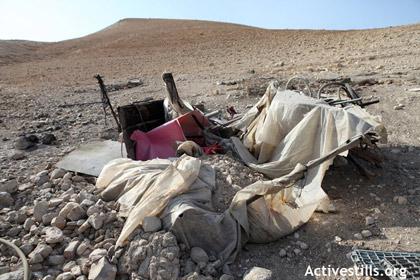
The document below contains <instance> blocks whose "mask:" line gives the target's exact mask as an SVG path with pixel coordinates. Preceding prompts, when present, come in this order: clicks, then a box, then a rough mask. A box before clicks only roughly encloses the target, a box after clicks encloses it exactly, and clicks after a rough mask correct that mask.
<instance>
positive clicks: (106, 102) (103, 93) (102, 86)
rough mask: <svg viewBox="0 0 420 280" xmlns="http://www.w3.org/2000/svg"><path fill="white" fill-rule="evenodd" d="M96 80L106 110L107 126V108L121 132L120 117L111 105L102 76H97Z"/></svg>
mask: <svg viewBox="0 0 420 280" xmlns="http://www.w3.org/2000/svg"><path fill="white" fill-rule="evenodd" d="M95 78H96V79H97V80H98V84H99V88H100V89H101V101H102V108H103V110H104V115H105V125H106V108H107V107H109V109H110V111H111V114H112V116H113V117H114V120H115V123H116V124H117V127H118V132H121V125H120V122H119V121H118V117H117V114H116V113H115V111H114V108H112V104H111V101H110V100H109V97H108V93H107V91H106V87H105V84H104V81H103V79H102V77H101V75H99V74H97V75H95Z"/></svg>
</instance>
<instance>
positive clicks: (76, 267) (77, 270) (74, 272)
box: [70, 265, 82, 277]
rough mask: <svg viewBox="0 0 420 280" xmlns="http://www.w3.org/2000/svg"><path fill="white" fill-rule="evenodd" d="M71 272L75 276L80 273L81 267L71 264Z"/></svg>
mask: <svg viewBox="0 0 420 280" xmlns="http://www.w3.org/2000/svg"><path fill="white" fill-rule="evenodd" d="M70 272H71V274H73V276H75V277H77V276H80V275H82V269H81V268H80V266H78V265H76V266H73V267H72V268H71V270H70Z"/></svg>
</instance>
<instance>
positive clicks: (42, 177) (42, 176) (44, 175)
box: [31, 170, 50, 187]
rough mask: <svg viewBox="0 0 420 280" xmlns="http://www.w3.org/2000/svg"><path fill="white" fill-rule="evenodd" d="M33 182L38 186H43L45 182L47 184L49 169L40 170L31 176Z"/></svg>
mask: <svg viewBox="0 0 420 280" xmlns="http://www.w3.org/2000/svg"><path fill="white" fill-rule="evenodd" d="M31 179H32V182H33V183H34V184H35V185H36V186H38V187H39V186H42V185H43V184H45V183H46V182H48V181H49V179H50V178H49V176H48V171H47V170H44V171H41V172H39V173H38V174H36V175H35V176H32V177H31Z"/></svg>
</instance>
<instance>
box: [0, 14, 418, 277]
mask: <svg viewBox="0 0 420 280" xmlns="http://www.w3.org/2000/svg"><path fill="white" fill-rule="evenodd" d="M419 65H420V26H419V25H412V26H405V27H394V28H386V29H376V30H361V31H334V32H332V31H307V30H301V31H293V30H263V29H256V28H251V27H245V26H237V25H229V24H222V23H209V22H196V21H168V20H134V19H130V20H124V21H120V22H118V23H116V24H115V25H113V26H111V27H109V28H107V29H104V30H102V31H100V32H98V33H95V34H92V35H89V36H87V37H83V38H79V39H74V40H68V41H63V42H58V43H31V42H20V41H18V42H14V41H6V42H3V41H0V96H1V99H0V135H1V139H0V140H1V142H0V147H1V148H0V163H1V166H0V175H1V177H0V179H1V181H0V205H1V207H2V209H1V210H0V221H1V222H0V236H1V237H2V238H5V239H7V240H10V241H12V242H13V243H14V244H16V245H17V246H18V247H20V248H21V249H22V251H24V253H25V254H26V255H27V257H28V259H29V262H30V265H31V269H32V271H34V276H35V278H36V279H54V277H56V278H57V279H79V280H81V279H86V278H89V279H114V278H115V277H117V279H124V278H126V279H128V278H131V279H148V278H150V279H173V277H174V275H179V276H180V277H184V276H186V277H187V279H201V278H203V277H205V278H203V279H218V278H219V277H221V275H222V274H223V269H222V266H221V265H220V264H219V263H218V260H217V259H215V258H214V256H208V255H207V254H206V253H205V252H202V251H200V249H199V248H195V249H194V250H191V249H187V248H185V245H183V244H178V243H177V242H176V240H175V239H174V236H173V235H172V234H171V233H167V232H165V231H162V230H160V226H159V223H158V222H156V221H154V222H153V221H151V224H152V225H154V226H152V227H151V228H150V229H149V230H150V231H148V232H146V231H145V230H139V231H138V232H136V234H135V235H134V236H132V237H131V240H132V242H131V243H130V245H129V246H127V247H125V248H124V249H123V250H121V249H119V250H115V247H114V244H115V240H116V238H117V236H118V232H119V230H120V229H121V227H122V225H123V220H122V219H121V218H119V217H118V216H117V209H118V208H117V207H118V205H115V203H105V202H103V201H102V200H101V199H100V197H99V196H98V194H97V193H96V191H95V187H94V183H95V180H94V178H92V177H86V176H81V175H80V174H73V173H70V172H64V171H62V170H57V169H56V168H55V167H54V164H55V163H56V162H57V161H59V160H60V159H61V158H62V157H63V156H64V155H65V154H66V153H68V152H69V151H71V150H73V149H74V148H76V147H77V146H78V145H79V144H81V143H83V142H87V141H91V140H93V139H98V138H104V137H107V136H108V134H109V131H110V129H111V130H112V129H114V126H113V122H112V118H111V117H110V116H109V115H108V118H107V123H106V124H105V122H104V118H103V113H102V111H101V110H102V108H101V105H100V104H80V103H89V102H96V101H99V90H98V87H97V84H96V81H95V80H94V79H93V75H94V74H96V73H100V74H102V75H104V77H105V83H107V84H108V85H111V86H112V85H113V86H114V87H117V88H120V87H119V85H124V84H125V83H126V82H127V81H128V80H130V79H140V80H141V82H142V84H141V85H139V86H136V87H131V88H123V89H121V90H119V91H113V92H112V93H110V98H111V101H112V102H113V104H114V105H115V106H118V105H123V104H128V103H130V102H134V101H138V100H142V99H144V98H147V97H153V98H155V99H156V98H161V97H163V96H164V95H165V90H164V88H163V86H162V81H161V77H160V76H161V73H162V72H163V71H165V70H170V71H172V72H173V73H174V76H175V79H176V82H177V86H178V89H179V92H180V94H181V96H182V97H183V98H185V99H186V100H189V101H190V102H191V103H193V104H199V103H202V104H204V105H205V107H206V108H207V109H208V110H214V109H224V108H226V106H234V107H235V109H236V110H237V111H238V112H243V111H244V110H246V108H247V107H249V106H250V105H252V104H254V103H255V102H256V100H258V99H259V98H260V95H261V94H262V93H263V92H264V90H265V87H266V85H267V84H268V82H269V81H270V80H272V79H277V80H278V81H279V82H280V84H281V85H283V86H284V84H285V82H286V81H287V79H288V78H290V77H291V76H293V75H301V76H305V77H307V78H309V80H310V81H311V82H312V84H313V87H314V88H315V89H317V87H319V84H318V83H315V81H317V80H319V79H325V78H332V77H336V76H343V77H350V78H351V79H352V80H353V86H354V87H355V88H356V89H357V90H358V91H359V92H360V93H361V95H362V96H364V97H368V96H375V97H378V98H379V99H380V103H379V104H375V105H372V106H369V107H368V109H367V110H368V111H369V112H370V113H372V114H374V115H379V116H381V117H382V119H383V123H384V124H385V126H386V127H387V130H388V135H389V137H388V140H389V141H388V144H386V145H381V146H380V152H381V153H382V154H383V155H384V157H385V161H384V163H383V164H382V167H381V168H378V169H375V170H374V171H375V173H376V174H377V176H376V177H374V178H372V179H366V178H364V177H362V176H361V175H360V173H359V172H358V171H357V170H356V169H355V168H354V166H353V165H352V164H349V163H346V162H345V161H344V162H341V164H336V165H335V166H333V167H332V168H331V169H330V170H329V171H328V174H327V176H326V178H325V179H324V184H323V187H324V189H325V190H326V192H327V193H328V195H329V196H330V198H331V199H332V200H333V202H334V204H335V205H336V208H337V212H336V213H334V214H321V213H316V214H315V215H314V216H313V218H312V219H311V220H310V221H309V223H307V224H306V225H304V226H303V227H302V228H300V229H299V230H298V231H297V232H296V233H295V234H292V235H290V236H287V237H284V238H282V239H280V240H278V241H276V242H273V243H270V244H247V245H245V247H244V249H243V251H242V252H241V254H240V255H239V256H238V258H237V259H236V261H235V263H234V264H233V265H231V266H230V271H226V270H225V271H224V272H228V273H229V274H230V275H232V277H234V279H241V278H242V277H243V276H244V273H245V272H246V271H248V270H249V269H250V268H252V267H256V266H257V267H262V268H265V269H268V270H270V272H267V271H261V270H260V271H258V270H257V271H256V270H255V269H254V270H253V271H252V272H251V273H250V274H252V273H255V274H259V275H260V276H261V275H263V274H264V273H265V274H267V275H268V274H272V276H271V277H272V278H273V279H302V278H304V274H305V271H306V269H307V266H308V265H311V266H312V267H316V266H322V265H332V266H334V267H349V266H351V265H352V263H351V261H350V260H349V259H348V258H347V254H348V253H349V252H350V251H351V249H352V248H365V249H377V250H391V251H398V250H402V251H420V219H419V217H420V211H419V205H420V186H419V184H418V181H419V178H420V157H419V156H420V148H419V146H420V130H419V129H418V127H419V124H420V114H419V113H418V111H419V110H420V103H419V99H420V92H418V91H414V90H413V89H415V88H419V87H420V78H419V77H420V67H419ZM75 103H77V104H78V105H74V104H75ZM213 161H214V162H213V163H212V164H213V165H214V166H215V167H216V174H217V176H218V181H217V184H218V191H217V192H216V193H215V200H214V203H215V206H216V207H217V208H218V209H220V210H222V209H224V208H225V207H226V206H227V205H228V204H229V200H230V198H231V197H232V195H233V194H234V192H235V190H237V189H238V188H241V187H244V186H246V185H248V184H249V183H251V182H253V180H256V179H259V178H260V177H259V176H258V174H252V173H251V172H249V170H248V169H247V168H246V167H243V166H241V165H240V164H237V163H236V162H235V161H234V160H233V159H232V158H231V157H229V156H228V155H227V156H217V157H215V158H214V159H213ZM242 174H251V175H249V176H248V177H246V176H243V175H242ZM152 220H153V219H152ZM156 223H157V225H156ZM192 251H194V252H192ZM0 252H1V258H0V262H1V265H0V266H2V267H6V268H3V271H9V270H16V269H18V268H20V266H21V265H20V263H19V260H18V258H17V257H16V256H12V254H11V251H10V250H8V249H7V247H5V246H1V247H0ZM130 259H131V260H136V261H135V262H130V261H129V260H130ZM146 264H149V265H148V266H147V265H146ZM18 271H19V270H18ZM116 275H117V276H116ZM9 276H10V275H9ZM1 277H2V276H0V279H1ZM107 277H109V278H107ZM200 277H201V278H200ZM223 277H224V278H223ZM232 277H230V276H228V275H224V276H222V278H220V279H225V280H226V279H232ZM248 277H249V278H248V279H255V278H251V277H252V276H248ZM267 277H268V276H267ZM6 279H7V278H6ZM267 279H268V278H267Z"/></svg>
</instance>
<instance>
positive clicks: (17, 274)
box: [0, 269, 23, 280]
mask: <svg viewBox="0 0 420 280" xmlns="http://www.w3.org/2000/svg"><path fill="white" fill-rule="evenodd" d="M21 279H23V270H21V269H19V270H16V271H12V272H7V273H2V274H0V280H21Z"/></svg>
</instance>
